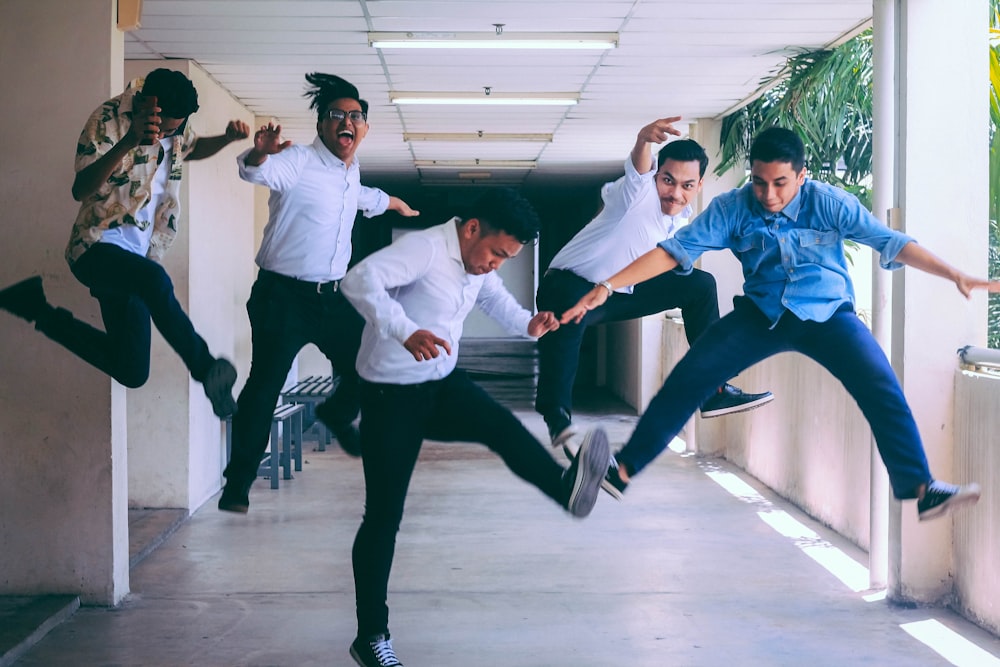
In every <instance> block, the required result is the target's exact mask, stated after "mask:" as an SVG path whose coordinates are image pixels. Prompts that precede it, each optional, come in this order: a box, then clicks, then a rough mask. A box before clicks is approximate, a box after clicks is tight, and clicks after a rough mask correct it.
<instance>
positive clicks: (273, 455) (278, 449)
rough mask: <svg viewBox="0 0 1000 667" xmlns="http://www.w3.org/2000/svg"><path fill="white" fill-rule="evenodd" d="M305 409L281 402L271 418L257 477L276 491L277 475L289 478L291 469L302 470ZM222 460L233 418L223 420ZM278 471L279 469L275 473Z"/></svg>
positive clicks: (230, 441)
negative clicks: (266, 443) (265, 447)
mask: <svg viewBox="0 0 1000 667" xmlns="http://www.w3.org/2000/svg"><path fill="white" fill-rule="evenodd" d="M305 410H306V406H305V405H304V404H301V403H282V404H281V405H278V406H276V407H275V408H274V412H273V413H272V415H271V440H270V447H269V451H268V452H267V455H266V456H265V457H264V458H263V459H261V462H260V465H259V466H258V468H257V474H258V475H261V476H263V477H269V478H270V479H271V488H272V489H277V488H278V484H279V482H278V479H279V474H280V473H283V474H281V477H284V478H285V479H291V478H292V468H293V467H294V469H295V471H296V472H299V471H301V470H302V417H303V414H304V413H305ZM225 421H226V460H227V461H228V460H229V457H230V455H231V453H232V450H233V418H232V417H231V416H230V417H226V420H225ZM279 468H280V469H281V470H280V472H279Z"/></svg>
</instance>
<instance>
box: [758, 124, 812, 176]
mask: <svg viewBox="0 0 1000 667" xmlns="http://www.w3.org/2000/svg"><path fill="white" fill-rule="evenodd" d="M754 160H760V161H761V162H788V163H789V164H791V165H792V171H794V172H795V173H799V172H800V171H802V167H803V166H804V165H805V163H806V147H805V145H804V144H803V143H802V139H800V138H799V135H797V134H795V133H794V132H792V131H791V130H788V129H785V128H783V127H769V128H767V129H766V130H764V131H763V132H761V133H760V134H758V135H757V137H756V138H755V139H754V140H753V144H752V145H751V146H750V164H753V161H754Z"/></svg>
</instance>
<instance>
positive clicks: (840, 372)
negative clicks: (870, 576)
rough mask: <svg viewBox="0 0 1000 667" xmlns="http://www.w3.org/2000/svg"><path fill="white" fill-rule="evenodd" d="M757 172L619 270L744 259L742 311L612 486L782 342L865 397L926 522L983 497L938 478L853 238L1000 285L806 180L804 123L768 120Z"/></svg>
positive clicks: (926, 266)
mask: <svg viewBox="0 0 1000 667" xmlns="http://www.w3.org/2000/svg"><path fill="white" fill-rule="evenodd" d="M750 174H751V182H750V183H749V184H747V185H746V186H744V187H742V188H739V189H737V190H733V191H731V192H729V193H727V194H724V195H721V196H719V197H716V198H715V199H714V200H713V201H712V203H711V204H710V205H709V206H708V208H707V209H706V210H705V212H704V213H703V214H701V215H700V216H698V217H697V218H695V220H694V221H692V223H691V224H690V225H688V226H687V227H685V228H683V229H681V230H679V231H678V232H677V234H676V235H675V236H674V237H673V238H671V239H667V240H665V241H662V242H661V243H660V244H659V245H658V247H657V248H655V249H654V250H652V251H650V252H649V253H647V254H645V255H643V256H642V257H640V258H639V259H637V260H636V261H635V262H633V263H632V264H630V265H629V266H628V267H626V268H625V269H623V270H622V271H620V272H618V273H617V274H615V275H614V276H612V277H611V278H610V279H609V280H608V282H609V283H610V284H611V285H612V287H613V288H617V287H619V286H622V285H633V284H635V283H638V282H641V281H643V280H648V279H649V278H650V277H652V276H655V275H659V274H660V273H663V272H666V271H670V270H673V269H677V270H678V271H679V272H681V273H683V272H686V271H690V270H691V267H692V263H693V262H694V261H695V260H696V259H697V258H698V257H699V256H700V255H701V254H702V253H703V252H705V251H708V250H721V249H724V248H728V249H730V250H731V251H732V252H733V253H734V254H735V255H736V257H737V258H738V259H739V260H740V262H741V263H742V264H743V275H744V277H745V282H744V286H743V289H744V294H745V296H743V297H739V298H738V299H737V300H736V304H735V305H736V308H735V310H734V311H733V312H732V313H730V314H729V315H727V316H725V317H724V318H722V319H721V320H719V322H717V323H716V324H715V325H714V326H712V327H710V328H709V329H708V331H706V332H705V333H704V334H703V335H702V336H701V337H700V338H699V339H698V340H697V341H695V344H694V345H693V346H692V347H691V350H690V351H689V352H688V354H686V355H685V356H684V358H683V359H681V361H680V362H679V363H678V364H677V366H676V367H675V368H674V370H673V372H672V373H671V374H670V375H669V376H668V377H667V379H666V380H665V381H664V383H663V388H662V389H660V391H659V393H658V394H657V395H656V396H655V397H654V398H653V400H652V401H651V402H650V404H649V407H648V408H647V409H646V412H645V414H643V416H642V418H641V419H640V420H639V423H638V425H637V426H636V429H635V432H633V434H632V437H631V438H630V439H629V441H628V443H627V444H626V446H625V448H624V449H622V450H621V452H619V454H618V455H617V456H616V457H614V458H612V461H611V465H610V467H609V469H608V475H607V478H606V480H605V481H606V484H610V485H612V486H614V487H615V488H616V489H617V490H619V491H624V489H625V487H626V486H627V484H628V482H629V480H630V478H631V476H632V475H635V474H636V473H638V472H639V471H640V470H642V469H643V468H644V467H646V466H647V465H648V464H649V463H650V462H651V461H652V460H653V459H654V458H656V456H658V455H659V454H660V452H662V451H663V450H664V449H665V447H666V444H667V443H669V442H670V441H671V440H672V439H673V438H674V436H675V435H676V434H677V433H678V432H680V430H681V428H682V427H683V426H684V424H685V423H686V422H687V420H688V419H689V418H690V417H691V415H692V414H693V413H694V411H695V410H696V409H697V408H698V406H699V405H700V404H701V403H702V402H703V401H704V400H705V398H706V397H708V395H709V394H710V393H711V392H712V391H714V390H715V388H716V387H717V386H718V385H719V383H721V382H724V381H725V380H726V379H727V378H730V377H733V376H735V375H737V374H738V373H739V372H740V371H742V370H744V369H745V368H748V367H750V366H752V365H753V364H755V363H757V362H759V361H762V360H764V359H766V358H768V357H770V356H773V355H775V354H778V353H779V352H789V351H796V352H801V353H802V354H805V355H806V356H808V357H810V358H811V359H813V360H815V361H816V362H818V363H819V364H821V365H822V366H823V367H824V368H826V369H827V370H828V371H830V372H831V373H833V375H834V376H835V377H836V378H837V379H838V380H840V381H841V382H842V383H843V385H844V387H845V388H846V389H847V391H848V393H850V394H851V396H852V397H853V398H854V399H855V401H857V403H858V406H859V407H860V408H861V411H862V413H864V415H865V418H866V419H867V420H868V423H869V425H870V426H871V429H872V434H873V435H874V437H875V442H876V444H877V446H878V450H879V454H880V455H881V456H882V461H883V462H884V463H885V466H886V468H887V469H888V472H889V480H890V483H891V485H892V490H893V494H894V495H895V496H896V498H898V499H900V500H906V499H917V500H918V503H917V511H918V514H919V518H920V520H922V521H923V520H926V519H932V518H935V517H938V516H943V515H945V514H947V513H948V512H950V511H951V510H954V509H955V508H957V507H960V506H962V505H967V504H973V503H975V502H976V501H977V500H978V499H979V493H980V491H979V486H978V485H977V484H974V483H973V484H969V485H967V486H956V485H953V484H948V483H945V482H941V481H938V480H935V479H934V478H933V477H932V475H931V472H930V469H929V468H928V464H927V457H926V456H925V454H924V449H923V445H922V443H921V439H920V434H919V432H918V431H917V425H916V423H915V421H914V419H913V416H912V414H911V412H910V408H909V406H908V405H907V403H906V398H905V397H904V396H903V392H902V389H901V388H900V386H899V382H898V381H897V379H896V376H895V374H894V373H893V371H892V368H891V366H890V365H889V361H888V360H887V359H886V357H885V353H884V352H883V351H882V349H881V348H880V347H879V345H878V343H877V342H876V341H875V339H874V337H873V336H872V334H871V332H870V331H869V330H868V328H867V327H865V325H864V324H863V323H862V322H861V321H860V320H859V319H858V317H857V315H856V314H855V312H854V288H853V286H852V284H851V280H850V278H849V277H848V274H847V262H846V259H845V257H844V250H843V241H844V240H845V239H851V240H853V241H856V242H858V243H862V244H864V245H867V246H870V247H871V248H873V249H875V250H877V251H878V252H879V253H880V255H881V259H880V263H881V265H882V267H883V268H886V269H897V268H900V267H902V266H904V265H908V266H912V267H914V268H917V269H920V270H922V271H926V272H927V273H931V274H933V275H937V276H941V277H944V278H948V279H949V280H952V281H954V283H955V285H956V286H957V287H958V289H959V291H960V292H961V293H962V294H963V295H964V296H966V297H968V296H969V294H970V292H971V291H972V290H973V289H974V288H987V289H989V290H990V291H1000V283H991V282H989V281H986V280H982V279H977V278H973V277H971V276H968V275H966V274H965V273H962V272H961V271H959V270H958V269H956V268H954V267H952V266H951V265H949V264H947V263H946V262H944V261H943V260H941V259H940V258H938V257H936V256H935V255H933V254H932V253H930V252H929V251H927V250H926V249H924V248H922V247H921V246H919V245H917V243H916V242H915V241H914V240H913V239H912V238H911V237H909V236H907V235H905V234H902V233H900V232H896V231H893V230H891V229H889V228H888V227H886V226H885V225H883V224H882V223H880V222H879V221H878V220H877V219H876V218H875V217H874V216H872V215H871V213H869V212H868V211H867V210H866V209H865V208H864V207H863V206H862V205H861V204H860V202H858V200H857V199H856V198H854V197H853V196H851V195H850V194H848V193H846V192H844V191H843V190H841V189H839V188H836V187H833V186H830V185H827V184H824V183H819V182H816V181H812V180H807V179H806V176H805V148H804V146H803V144H802V140H801V139H800V138H799V137H798V136H797V135H796V134H795V133H793V132H791V131H789V130H786V129H782V128H771V129H768V130H765V131H764V132H762V133H761V134H760V135H758V136H757V138H756V139H755V140H754V143H753V146H752V147H751V149H750ZM607 295H608V290H607V289H605V288H604V287H601V286H596V287H595V288H594V289H593V290H591V292H590V293H588V294H587V295H586V296H584V297H583V298H582V299H581V300H580V302H579V303H578V304H577V306H576V307H575V308H573V309H571V310H570V311H567V312H566V313H565V314H564V315H563V320H564V321H569V320H571V319H577V320H578V319H580V318H582V317H583V316H584V315H585V314H586V313H587V312H588V311H589V310H591V309H593V308H595V307H597V306H599V305H600V304H602V303H603V302H604V300H605V299H606V298H607Z"/></svg>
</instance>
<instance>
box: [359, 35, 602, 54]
mask: <svg viewBox="0 0 1000 667" xmlns="http://www.w3.org/2000/svg"><path fill="white" fill-rule="evenodd" d="M368 45H369V46H372V47H375V48H376V49H598V50H607V49H613V48H615V47H617V46H618V33H616V32H503V31H499V30H498V31H496V32H370V33H368Z"/></svg>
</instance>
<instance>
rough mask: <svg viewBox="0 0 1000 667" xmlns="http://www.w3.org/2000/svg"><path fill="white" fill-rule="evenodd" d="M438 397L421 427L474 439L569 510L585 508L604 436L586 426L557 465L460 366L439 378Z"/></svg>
mask: <svg viewBox="0 0 1000 667" xmlns="http://www.w3.org/2000/svg"><path fill="white" fill-rule="evenodd" d="M441 385H442V389H441V397H440V400H439V401H438V402H437V404H436V406H435V410H434V413H433V416H432V419H431V421H430V424H429V426H428V429H427V437H428V438H433V439H436V440H445V441H462V442H480V443H483V444H484V445H486V446H487V447H489V448H490V449H491V450H493V451H494V452H496V453H497V454H498V455H499V456H500V458H502V459H503V461H504V463H506V464H507V467H508V468H510V470H511V471H512V472H513V473H514V474H515V475H517V476H518V477H520V478H521V479H523V480H525V481H527V482H528V483H530V484H533V485H534V486H535V487H537V488H538V489H539V490H541V491H542V493H544V494H545V495H547V496H548V497H549V498H551V499H552V500H554V501H555V502H556V503H557V504H558V505H559V506H560V507H562V508H564V509H566V510H568V511H569V512H570V513H571V514H573V516H576V517H579V518H582V517H585V516H587V515H588V514H590V511H591V510H592V509H593V507H594V503H595V502H596V500H597V495H598V493H599V490H598V489H599V487H600V484H601V481H602V480H603V478H604V474H605V472H606V471H607V466H608V462H609V461H610V451H609V450H608V444H607V437H606V436H605V435H604V433H603V431H599V432H597V431H592V432H591V433H589V434H588V436H587V437H586V438H585V439H584V444H583V445H582V446H581V448H580V453H579V454H578V456H577V457H576V459H575V460H574V461H573V465H572V466H570V469H569V470H565V471H564V470H563V468H562V467H561V466H559V465H558V464H557V463H556V462H555V461H553V460H552V457H551V456H550V455H549V453H548V452H546V451H545V447H544V446H543V445H542V444H541V443H540V442H538V440H537V439H536V438H535V437H534V436H533V435H531V433H530V432H528V430H527V429H526V428H524V425H523V424H522V423H521V422H520V420H518V419H517V417H515V416H514V415H513V414H511V412H510V410H508V409H507V408H505V407H503V406H502V405H500V404H499V403H497V402H496V401H495V400H493V398H492V397H491V396H490V395H489V394H487V393H486V392H485V391H484V390H483V389H482V388H481V387H480V386H479V385H477V384H475V383H474V382H472V381H471V380H469V378H468V376H467V375H466V374H465V372H464V371H461V370H456V371H453V372H452V373H451V374H450V375H449V376H448V377H447V378H445V379H443V380H442V381H441Z"/></svg>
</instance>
